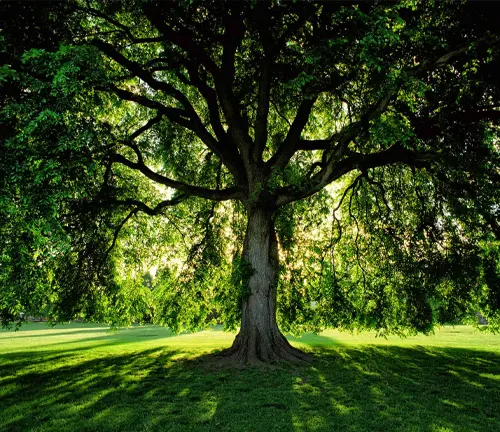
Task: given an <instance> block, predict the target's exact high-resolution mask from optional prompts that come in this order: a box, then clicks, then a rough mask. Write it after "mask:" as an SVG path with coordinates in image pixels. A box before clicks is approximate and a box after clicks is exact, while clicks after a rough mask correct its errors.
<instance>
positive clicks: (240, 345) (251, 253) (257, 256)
mask: <svg viewBox="0 0 500 432" xmlns="http://www.w3.org/2000/svg"><path fill="white" fill-rule="evenodd" d="M243 262H244V269H243V273H244V275H243V284H244V294H243V299H242V310H241V315H242V316H241V328H240V331H239V333H238V335H237V336H236V339H235V340H234V342H233V345H232V346H231V348H229V349H228V350H226V351H225V352H224V353H223V355H224V357H225V359H227V360H228V362H229V363H232V364H235V363H236V364H258V363H270V362H277V361H280V360H284V361H288V362H294V363H297V362H304V361H307V360H308V359H309V356H308V355H307V354H305V353H303V352H302V351H300V350H298V349H297V348H294V347H292V346H291V345H290V343H289V342H288V341H287V340H286V338H285V337H284V336H283V334H282V333H281V332H280V330H279V328H278V325H277V322H276V291H277V285H278V280H279V257H278V242H277V238H276V233H275V230H274V223H273V219H272V212H271V211H269V210H267V209H265V208H256V209H251V210H249V211H248V222H247V230H246V235H245V243H244V247H243Z"/></svg>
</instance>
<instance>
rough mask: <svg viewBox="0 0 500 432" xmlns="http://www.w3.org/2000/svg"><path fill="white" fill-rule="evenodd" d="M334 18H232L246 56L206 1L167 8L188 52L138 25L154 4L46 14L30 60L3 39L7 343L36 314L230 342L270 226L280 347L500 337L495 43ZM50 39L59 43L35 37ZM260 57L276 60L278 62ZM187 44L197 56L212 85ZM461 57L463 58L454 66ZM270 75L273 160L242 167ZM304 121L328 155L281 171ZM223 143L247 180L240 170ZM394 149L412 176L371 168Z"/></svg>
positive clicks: (437, 13) (455, 5)
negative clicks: (225, 88) (231, 193)
mask: <svg viewBox="0 0 500 432" xmlns="http://www.w3.org/2000/svg"><path fill="white" fill-rule="evenodd" d="M84 3H85V4H84ZM331 3H332V4H326V3H325V4H319V3H318V4H316V3H309V2H297V3H296V4H289V3H286V4H284V3H280V2H274V3H272V4H267V3H262V4H261V3H259V2H257V3H253V2H252V4H251V5H250V4H247V3H241V4H238V5H237V4H234V5H232V6H231V8H232V9H231V11H232V12H231V14H234V16H233V15H231V17H232V18H235V17H237V16H239V15H238V14H241V17H242V25H244V26H246V27H245V28H246V32H245V33H244V37H243V38H242V40H241V41H239V39H238V37H236V36H235V37H234V38H233V37H232V36H231V38H227V37H226V36H223V34H224V31H225V28H226V25H227V20H228V19H229V15H228V12H227V7H226V6H228V4H226V3H222V4H218V3H217V2H210V1H202V2H184V3H182V4H172V5H171V8H170V9H169V14H168V16H166V17H161V18H162V19H165V20H166V21H165V22H167V21H168V24H169V25H172V26H173V28H174V29H177V30H178V29H179V28H183V29H184V30H183V31H184V33H183V37H182V38H181V40H180V42H179V41H178V40H176V39H175V37H173V38H171V39H169V38H168V37H167V36H165V32H164V31H160V30H158V28H156V27H155V25H154V24H153V22H152V21H151V20H150V19H149V18H148V17H147V16H146V15H145V13H143V12H144V9H147V7H148V5H149V3H148V2H142V1H132V0H131V1H127V2H121V3H118V2H104V3H102V2H97V1H94V2H68V4H67V5H66V6H65V7H64V8H61V11H58V10H56V9H54V8H48V9H47V11H48V12H46V13H44V14H41V15H40V18H37V20H35V21H36V22H35V24H34V26H35V29H36V32H35V31H34V32H33V34H31V31H32V30H27V31H26V35H25V36H26V40H24V39H23V42H22V44H21V46H20V47H17V46H16V44H15V43H14V42H13V41H14V40H15V39H16V37H17V36H18V33H17V31H18V30H17V29H16V28H13V27H9V29H8V31H7V32H6V33H5V35H2V36H1V38H0V45H1V47H2V50H3V51H2V55H5V57H6V58H8V63H7V64H5V65H3V66H1V67H0V85H1V86H2V92H3V93H5V98H4V101H2V104H1V106H0V121H1V123H2V152H1V154H0V186H1V188H0V219H1V220H2V224H1V225H0V235H1V237H2V239H5V241H2V243H1V244H0V286H1V288H0V319H1V321H2V324H4V325H5V324H8V323H11V322H16V321H19V320H20V319H21V313H25V314H28V315H38V314H44V315H46V316H48V317H50V318H52V319H53V320H54V321H60V320H66V319H70V318H73V317H86V318H89V319H94V320H99V321H103V322H107V323H110V324H112V325H115V326H117V325H124V324H130V323H132V322H135V321H138V322H155V323H161V324H164V325H167V326H169V327H170V328H172V329H173V330H175V331H183V330H186V329H200V328H203V327H206V326H208V325H211V324H214V323H217V322H222V323H224V325H225V326H226V328H228V329H234V328H236V327H237V326H238V322H239V319H240V305H241V302H242V301H243V300H244V299H245V298H246V297H247V296H248V294H249V292H248V280H249V279H250V278H251V276H252V274H253V270H252V269H251V268H249V266H248V264H247V263H246V262H245V261H244V259H243V257H242V254H243V249H244V246H243V245H244V237H245V224H246V216H245V213H246V211H247V209H248V208H249V206H253V205H266V206H273V205H274V206H275V207H276V208H273V211H274V214H273V217H274V223H275V228H276V231H277V235H278V238H279V247H280V258H281V268H280V275H281V279H280V284H279V292H278V315H279V316H278V320H279V322H280V325H281V328H283V329H285V330H287V331H292V332H296V333H298V332H300V331H304V330H312V331H317V330H319V329H321V328H324V327H327V326H334V327H338V328H342V329H348V330H354V329H376V330H377V331H379V332H380V334H382V335H386V334H389V333H395V334H400V335H403V334H408V333H414V332H424V333H429V332H431V331H432V328H433V326H434V325H435V324H438V323H443V322H459V321H467V320H472V319H475V316H476V315H475V314H476V313H477V312H480V313H482V314H483V315H484V316H485V317H487V319H488V320H489V322H490V327H489V328H490V329H492V330H498V329H499V327H498V326H499V325H500V315H499V310H500V300H499V297H498V296H499V293H500V288H499V285H498V279H499V252H498V234H499V231H498V222H497V220H498V216H499V213H498V211H499V202H500V195H499V194H500V189H499V188H498V167H499V161H500V156H499V147H498V126H497V118H496V117H495V116H494V114H495V113H496V114H498V111H495V108H496V107H497V105H498V103H497V102H498V100H499V99H500V90H499V89H500V85H499V82H498V73H497V70H498V62H499V60H498V59H499V51H498V40H497V39H496V38H497V36H496V33H495V31H496V23H492V21H491V18H490V17H488V15H487V14H485V13H479V12H474V13H473V14H472V13H471V10H470V7H469V5H467V4H462V2H453V1H443V2H428V1H401V2H397V3H395V4H392V3H391V4H388V3H383V2H382V3H380V2H377V3H376V4H371V3H370V4H369V3H366V4H359V5H347V6H345V5H344V6H343V5H340V4H334V3H335V2H331ZM149 6H151V5H149ZM9 7H10V6H9ZM30 7H31V6H30ZM30 7H28V6H22V8H25V9H23V13H26V14H27V12H26V11H27V10H31V9H30ZM268 7H269V8H270V9H269V10H261V9H259V8H264V9H266V8H268ZM5 8H7V6H5ZM35 9H36V8H35ZM68 11H69V14H68ZM26 16H28V15H26ZM261 16H262V17H268V18H269V19H270V20H273V21H272V23H273V25H267V24H268V23H267V24H266V23H264V24H266V25H263V24H262V23H261V22H260V21H259V19H260V18H259V19H258V17H261ZM58 17H59V20H57V18H58ZM63 18H64V19H63ZM266 19H267V18H266ZM55 22H58V26H56V27H55V34H56V36H57V37H56V40H54V35H52V33H51V32H48V33H47V34H45V33H43V32H42V33H41V34H39V33H40V31H39V29H43V28H51V27H50V26H49V24H50V25H55ZM207 23H210V25H207ZM259 23H260V24H259ZM261 24H262V25H261ZM183 26H185V28H184V27H183ZM177 30H175V31H177ZM233 30H235V29H233ZM175 31H174V36H175ZM235 31H236V30H235ZM236 33H237V32H236ZM188 36H189V37H191V38H192V40H191V42H192V43H193V44H194V48H193V46H192V45H190V44H189V42H185V41H186V40H190V39H189V38H188ZM186 38H187V39H186ZM266 38H267V39H269V40H274V41H280V40H282V39H281V38H285V39H283V46H282V47H281V48H280V50H277V51H276V52H274V53H273V51H272V50H271V49H270V48H269V46H268V44H266V43H264V42H265V40H266ZM229 39H231V40H234V41H237V42H238V43H239V45H238V47H237V49H235V58H234V64H233V65H232V66H234V77H229V78H227V80H228V81H229V83H228V84H230V85H229V87H230V90H231V92H233V93H232V94H231V95H229V96H227V95H225V94H224V95H223V97H221V96H220V95H219V94H218V93H217V91H215V90H214V89H217V90H218V87H219V86H220V83H219V81H225V80H226V77H225V76H224V77H223V78H218V79H216V78H215V77H214V76H213V73H212V72H210V67H215V68H217V67H221V65H222V64H223V62H224V61H225V60H224V58H225V54H223V53H225V52H226V51H230V49H229V48H228V47H227V46H226V47H224V46H223V45H224V43H227V42H228V40H229ZM96 41H100V42H96ZM240 42H241V43H240ZM184 43H187V45H188V48H189V49H197V48H196V47H202V49H203V53H205V54H206V55H207V56H208V57H209V58H210V59H212V60H213V65H212V66H210V65H209V66H207V65H206V64H202V63H199V62H200V61H201V60H200V58H202V57H203V56H201V57H200V56H199V55H196V56H195V55H192V56H191V57H190V56H189V55H188V54H187V52H186V50H185V49H184V48H185V47H184V46H183V44H184ZM106 44H107V45H106ZM103 45H104V48H103ZM99 47H100V48H99ZM106 47H107V48H106ZM110 47H111V48H110ZM464 47H466V48H464ZM106 50H108V51H107V52H106ZM450 50H451V52H452V54H453V53H455V51H457V50H458V51H457V52H459V54H456V55H455V54H453V55H454V57H453V56H452V57H451V58H452V60H450V61H449V62H448V61H444V60H442V59H443V56H444V57H446V56H447V55H449V53H450ZM454 50H455V51H454ZM110 52H111V53H110ZM272 55H275V57H274V58H273V62H274V63H273V67H274V69H273V70H272V74H271V79H270V81H269V92H268V93H269V113H268V115H267V124H266V125H265V126H266V129H267V141H266V142H264V143H263V144H264V148H263V149H262V155H263V156H262V160H260V161H259V164H260V165H259V164H255V165H254V166H251V165H252V163H253V162H255V161H254V160H253V159H252V158H254V156H253V155H252V156H251V157H247V156H246V155H245V151H244V149H243V150H242V149H241V148H238V146H240V147H241V145H242V144H241V142H243V141H238V142H236V141H237V139H236V138H235V137H238V136H239V135H238V134H240V135H241V134H243V135H244V134H245V133H246V134H247V135H248V139H249V140H250V141H252V140H255V139H256V136H257V134H258V132H257V129H258V128H257V121H258V118H259V116H260V115H261V109H262V105H259V104H260V102H259V101H260V100H261V96H262V94H261V93H265V91H263V90H262V91H261V90H259V88H260V83H261V82H263V81H262V80H263V78H262V77H263V75H264V73H263V72H262V71H263V64H264V63H265V61H264V60H266V59H267V58H268V57H272ZM121 57H124V58H125V60H123V59H121ZM117 59H118V60H117ZM440 59H441V60H440ZM119 60H121V61H119ZM439 61H442V63H439ZM436 62H437V63H439V64H437V63H436ZM434 63H436V64H434ZM232 66H229V65H225V68H226V69H225V70H224V73H227V74H228V75H231V73H232V71H231V68H232ZM431 66H432V67H431ZM141 68H142V71H139V72H137V69H139V70H141ZM427 68H428V69H427ZM194 83H197V84H194ZM200 83H201V84H200ZM263 87H265V86H263ZM212 91H213V93H212ZM179 93H180V94H181V95H182V97H181V96H179ZM213 94H216V97H215V96H214V97H215V102H214V99H210V98H211V97H212V96H213ZM183 98H185V99H186V100H188V101H189V103H190V104H191V108H192V110H191V108H186V103H185V100H184V99H183ZM312 100H315V102H314V105H313V107H312V108H311V110H310V114H309V115H308V117H307V119H306V120H307V121H305V122H304V124H305V125H304V127H303V129H302V131H301V133H300V134H299V135H300V136H299V137H298V138H297V140H298V141H297V143H296V146H297V147H298V148H300V145H299V144H300V142H299V141H301V140H302V141H306V142H309V143H311V142H312V143H314V142H322V143H323V147H322V146H321V145H320V146H319V147H318V149H317V150H305V151H304V150H297V151H295V153H294V154H293V156H292V157H291V158H290V160H289V161H288V162H287V163H285V164H283V165H274V166H272V164H271V162H272V161H273V156H274V155H276V154H277V152H279V149H282V146H283V143H286V142H288V140H291V138H290V135H293V134H291V133H290V131H291V130H292V129H293V127H294V126H293V124H294V119H295V118H296V115H297V113H298V112H300V110H301V108H300V107H303V104H304V101H312ZM381 100H382V101H383V100H386V101H387V103H386V106H385V105H384V104H383V103H381V102H380V101H381ZM221 101H223V102H224V103H232V104H234V106H235V107H236V109H235V110H234V112H229V111H228V110H227V109H226V108H225V107H224V106H223V105H224V103H222V102H221ZM228 101H229V102H228ZM161 107H163V108H161ZM374 107H378V108H376V109H375V108H374ZM471 110H472V111H473V112H471ZM489 110H492V117H490V118H488V117H485V118H484V119H481V118H479V120H478V119H476V118H474V116H478V115H482V114H484V113H486V112H488V111H489ZM469 113H470V115H469ZM490 114H491V113H490ZM217 116H219V117H220V124H219V125H217V123H216V122H215V121H214V117H217ZM297 117H298V116H297ZM299 123H300V122H299ZM4 126H5V127H4ZM217 126H219V127H217ZM356 128H358V129H359V131H360V132H359V133H357V134H353V135H352V137H351V136H350V135H349V134H350V132H351V131H352V130H355V129H356ZM200 130H201V132H200ZM141 131H142V132H141ZM138 132H141V133H138ZM346 137H347V138H346ZM216 138H217V139H216ZM214 141H216V142H217V144H218V145H220V146H221V148H232V149H233V150H234V151H235V153H237V155H238V157H240V156H241V158H240V159H241V164H236V167H230V166H228V163H227V161H225V160H223V158H221V157H220V154H219V155H218V154H217V146H216V145H215V144H214ZM344 141H345V142H344ZM325 143H326V144H325ZM253 144H254V143H252V146H253ZM231 146H232V147H231ZM325 146H326V147H325ZM396 146H399V148H400V149H401V150H400V151H401V152H403V151H405V152H407V153H405V154H407V155H414V154H417V155H420V156H421V158H420V159H419V160H418V161H414V160H411V157H410V156H408V157H406V158H400V159H399V160H397V161H396V162H398V163H387V164H379V165H377V164H375V165H376V166H372V165H370V164H369V163H368V162H366V161H368V160H370V159H369V158H370V156H373V155H376V154H379V155H380V154H381V153H380V152H383V151H389V150H390V149H394V148H395V147H396ZM313 147H314V146H313ZM237 148H238V150H236V149H237ZM252 148H253V147H252ZM325 148H326V150H325ZM117 155H118V156H119V157H121V158H122V160H123V159H126V160H128V163H117ZM360 155H361V156H363V157H361V156H360ZM382 156H383V153H382V154H381V156H380V157H382ZM243 157H245V158H247V159H245V160H243ZM259 157H260V155H259ZM229 159H230V158H229ZM240 159H238V161H240ZM353 160H357V161H358V162H357V163H356V164H355V166H353V167H352V169H349V170H346V172H341V175H339V176H338V177H335V181H334V182H333V183H331V185H329V186H326V184H327V183H329V182H330V180H328V181H327V180H325V181H324V182H322V183H321V187H318V190H315V191H314V193H315V194H312V193H311V194H309V195H312V196H307V197H306V198H305V199H303V200H298V201H295V202H291V203H290V204H288V205H286V206H284V207H281V208H279V209H278V205H277V204H276V202H277V201H276V200H275V201H274V202H273V199H275V198H276V196H278V195H279V194H280V193H282V192H283V191H284V190H285V191H287V193H290V194H294V193H295V194H297V193H299V192H300V191H303V190H305V189H306V186H308V185H312V184H313V183H314V180H315V178H316V177H315V176H318V175H319V174H318V173H321V172H323V171H322V170H324V168H325V166H326V165H327V164H329V163H332V167H342V164H345V166H348V165H349V163H351V162H352V161H353ZM371 160H372V159H371ZM333 162H336V163H337V164H334V163H333ZM142 164H143V165H144V166H145V167H148V169H150V170H151V171H154V172H156V173H157V174H159V175H162V176H165V177H167V178H171V179H175V180H176V181H177V182H183V183H185V184H189V185H194V186H196V187H197V188H198V189H200V188H201V189H203V190H207V189H208V190H210V191H212V192H213V193H216V192H220V191H224V190H227V189H229V188H240V189H241V190H242V191H243V192H242V194H243V196H244V198H238V200H234V201H224V200H223V201H222V202H219V201H208V200H203V199H202V198H201V197H196V193H191V192H185V191H183V190H182V188H181V190H180V191H174V189H172V188H169V187H167V186H165V185H164V184H160V183H155V182H154V181H150V180H149V179H148V178H147V174H148V171H147V169H143V170H142V171H141V169H138V168H137V167H138V166H142ZM248 166H251V168H248ZM255 166H257V167H258V169H256V168H255ZM254 168H255V169H254ZM243 171H244V172H243ZM340 171H341V170H340ZM235 172H236V173H235ZM144 174H145V175H144ZM325 186H326V188H325ZM319 189H321V190H319ZM162 203H163V204H165V203H167V204H166V205H164V206H163V207H162V205H163V204H162ZM170 204H171V205H170ZM174 204H175V205H174ZM146 274H148V275H151V276H150V277H149V279H147V282H145V275H146Z"/></svg>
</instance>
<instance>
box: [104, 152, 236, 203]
mask: <svg viewBox="0 0 500 432" xmlns="http://www.w3.org/2000/svg"><path fill="white" fill-rule="evenodd" d="M112 161H113V162H115V163H120V164H122V165H125V166H127V167H128V168H130V169H133V170H136V171H139V172H140V173H142V174H143V175H144V176H146V177H147V178H149V179H150V180H153V181H154V182H156V183H160V184H162V185H165V186H168V187H171V188H173V189H177V190H179V191H181V192H184V193H186V194H188V195H194V196H198V197H201V198H206V199H210V200H213V201H226V200H231V199H244V192H243V190H242V189H241V188H239V187H231V188H228V189H223V190H214V189H207V188H203V187H199V186H193V185H189V184H187V183H183V182H180V181H177V180H172V179H170V178H168V177H165V176H163V175H161V174H158V173H156V172H154V171H153V170H151V169H150V168H149V167H148V166H147V165H145V164H144V163H141V162H132V161H131V160H129V159H127V158H126V157H125V156H123V155H121V154H115V155H113V158H112Z"/></svg>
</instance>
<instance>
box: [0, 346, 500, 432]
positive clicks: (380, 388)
mask: <svg viewBox="0 0 500 432" xmlns="http://www.w3.org/2000/svg"><path fill="white" fill-rule="evenodd" d="M323 342H325V341H323ZM314 352H315V355H316V360H315V362H314V364H312V365H310V366H305V367H292V366H283V367H279V368H266V369H245V370H236V369H235V370H233V369H227V368H226V369H223V368H217V367H215V366H213V364H212V365H209V363H208V362H206V361H205V359H206V358H205V357H198V358H195V359H189V360H187V359H185V358H182V356H183V355H185V353H183V352H181V351H179V350H173V349H169V348H167V349H166V348H161V347H154V348H150V349H146V350H141V351H136V352H131V353H126V354H122V353H119V354H116V352H115V353H114V354H110V353H106V354H105V355H104V356H103V357H97V356H100V355H103V354H102V353H96V354H94V353H92V352H90V351H85V350H84V349H79V348H75V349H70V350H60V351H45V352H43V351H38V352H16V353H9V354H4V355H0V430H2V431H3V430H5V431H12V432H16V431H23V432H24V431H28V430H43V431H75V430H78V431H112V430H116V431H429V432H431V431H432V432H444V431H452V432H465V431H467V432H469V431H480V432H481V431H498V430H500V415H499V413H498V407H499V406H500V354H497V353H492V352H482V351H474V350H466V349H448V348H446V349H445V348H432V349H427V348H423V347H416V348H415V347H413V348H401V347H391V346H384V347H374V346H368V347H363V348H348V347H338V348H336V349H334V350H315V351H314ZM91 355H93V357H92V356H91Z"/></svg>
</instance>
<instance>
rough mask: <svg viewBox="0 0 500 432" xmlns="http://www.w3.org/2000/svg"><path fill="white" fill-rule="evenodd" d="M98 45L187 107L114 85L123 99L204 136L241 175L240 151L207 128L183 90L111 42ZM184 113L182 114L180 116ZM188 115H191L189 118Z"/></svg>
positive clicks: (95, 42)
mask: <svg viewBox="0 0 500 432" xmlns="http://www.w3.org/2000/svg"><path fill="white" fill-rule="evenodd" d="M94 45H95V46H97V47H98V48H99V49H100V50H101V51H102V52H103V53H105V54H106V55H108V56H109V57H111V58H112V59H113V60H115V61H116V62H117V63H118V64H120V65H121V66H123V67H125V68H126V69H128V70H129V71H130V72H131V73H133V74H134V75H135V76H137V77H138V78H140V79H142V80H143V81H144V82H145V83H146V84H148V85H149V86H150V87H151V88H152V89H154V90H157V91H161V92H163V93H164V94H166V95H169V96H172V97H173V98H174V99H176V100H177V101H178V102H180V103H181V104H182V106H183V107H184V110H179V109H178V108H171V107H165V106H164V105H163V104H160V103H159V102H156V101H152V100H151V99H149V98H147V97H145V96H138V95H135V94H134V93H131V92H128V91H126V90H122V89H118V88H116V87H112V90H113V91H114V93H115V94H117V95H118V96H119V97H121V98H122V99H126V100H131V101H134V102H137V103H139V104H141V105H143V106H147V107H149V108H155V109H157V110H159V111H161V112H162V113H164V114H165V115H166V116H167V117H168V118H169V119H170V120H171V121H174V122H175V123H177V124H179V125H181V126H183V127H185V128H187V129H189V130H191V131H193V132H194V133H195V134H196V135H197V136H198V138H200V140H201V141H202V142H203V143H204V144H205V145H206V146H207V147H208V148H209V149H210V150H211V151H213V152H214V153H215V154H216V155H217V156H218V157H219V159H220V160H221V161H222V163H223V164H224V165H225V166H226V167H227V168H228V169H229V171H230V172H231V173H232V174H233V175H234V176H235V177H236V178H238V176H239V169H240V163H239V161H238V157H237V154H236V152H235V151H234V150H232V151H231V149H230V148H229V147H228V146H227V145H225V143H219V142H218V141H217V140H216V139H215V138H214V137H213V136H212V135H211V134H210V133H209V132H208V131H207V129H206V128H205V126H204V125H203V123H202V121H201V119H200V117H199V116H198V114H197V113H196V110H195V109H194V107H193V106H192V105H191V103H190V102H189V100H188V98H187V97H186V96H185V95H184V94H183V93H182V92H180V91H179V90H177V89H176V88H175V87H173V86H172V85H170V84H168V83H166V82H163V81H158V80H156V79H155V78H154V77H153V76H152V75H151V73H150V72H148V71H147V70H145V69H144V68H143V67H142V66H141V65H140V64H139V63H137V62H134V61H132V60H129V59H127V58H126V57H125V56H123V55H122V54H121V53H120V52H118V51H117V50H116V49H115V48H114V47H113V46H111V45H110V44H108V43H106V42H103V41H99V40H95V41H94ZM181 113H182V115H180V114H181ZM185 117H188V119H186V118H185Z"/></svg>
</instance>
